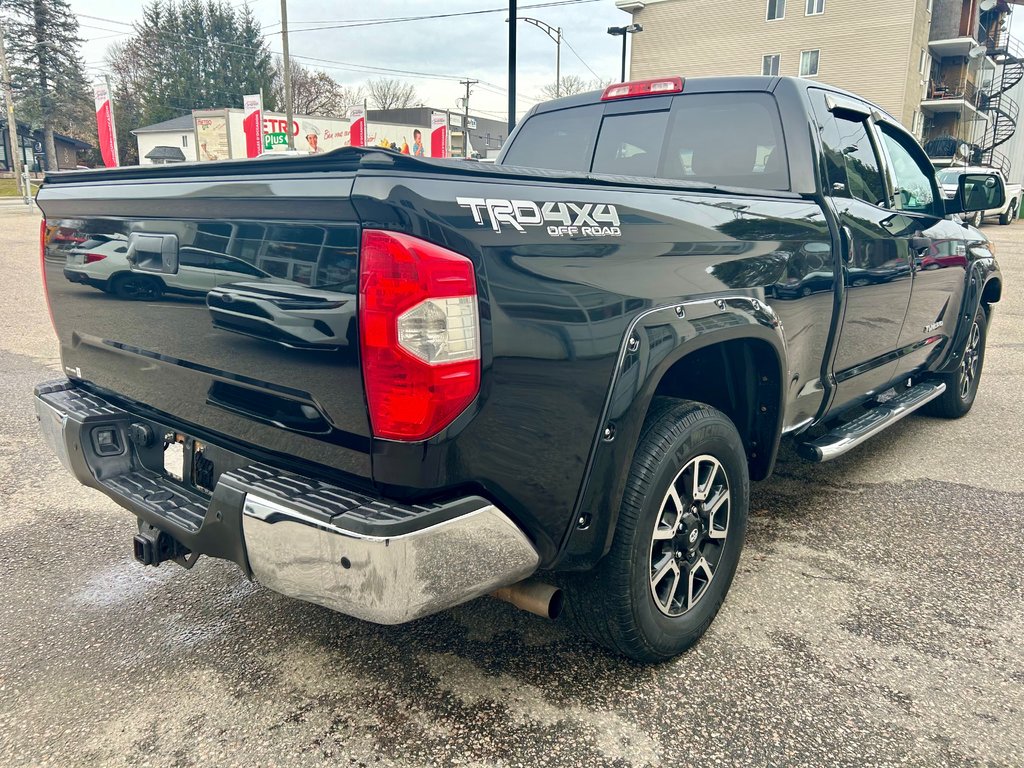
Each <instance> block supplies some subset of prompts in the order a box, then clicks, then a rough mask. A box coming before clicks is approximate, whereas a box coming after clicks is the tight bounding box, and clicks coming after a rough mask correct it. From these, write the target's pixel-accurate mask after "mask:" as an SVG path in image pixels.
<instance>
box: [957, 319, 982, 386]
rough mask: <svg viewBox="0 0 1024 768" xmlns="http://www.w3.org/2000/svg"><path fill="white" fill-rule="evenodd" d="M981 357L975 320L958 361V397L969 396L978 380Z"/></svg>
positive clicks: (979, 331) (978, 326) (979, 333)
mask: <svg viewBox="0 0 1024 768" xmlns="http://www.w3.org/2000/svg"><path fill="white" fill-rule="evenodd" d="M980 357H981V326H980V325H978V321H977V320H975V321H974V324H973V325H972V326H971V335H970V338H969V339H968V341H967V349H965V350H964V356H963V359H961V361H960V399H961V400H966V399H967V398H968V397H970V394H971V390H972V389H973V387H974V384H975V382H976V381H977V380H978V363H979V359H980Z"/></svg>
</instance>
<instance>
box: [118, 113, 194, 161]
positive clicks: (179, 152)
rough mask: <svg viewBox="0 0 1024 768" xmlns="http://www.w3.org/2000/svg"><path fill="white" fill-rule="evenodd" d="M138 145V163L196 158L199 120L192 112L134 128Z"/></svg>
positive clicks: (133, 132) (191, 159)
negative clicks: (196, 121)
mask: <svg viewBox="0 0 1024 768" xmlns="http://www.w3.org/2000/svg"><path fill="white" fill-rule="evenodd" d="M132 134H133V135H134V136H135V140H136V142H138V145H139V165H160V164H163V163H175V162H177V163H184V162H191V161H194V160H197V159H198V158H197V156H196V124H195V120H194V119H193V117H192V115H182V116H181V117H175V118H172V119H170V120H164V121H163V122H162V123H156V124H154V125H147V126H146V127H144V128H136V129H135V130H134V131H132Z"/></svg>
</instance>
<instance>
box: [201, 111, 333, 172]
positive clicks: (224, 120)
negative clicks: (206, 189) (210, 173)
mask: <svg viewBox="0 0 1024 768" xmlns="http://www.w3.org/2000/svg"><path fill="white" fill-rule="evenodd" d="M247 114H248V115H250V120H252V119H254V118H253V117H252V114H253V113H252V112H249V111H248V110H241V109H208V110H195V111H193V113H192V115H193V118H194V120H195V130H196V147H197V149H198V156H199V160H229V159H234V158H245V157H255V156H256V155H258V154H260V153H261V152H266V151H274V150H275V149H287V145H288V132H289V126H288V119H287V117H286V116H285V115H282V114H280V113H277V112H262V113H261V114H262V120H261V123H262V128H263V130H262V136H261V137H260V145H259V146H260V150H259V152H256V154H255V155H254V154H251V152H252V147H251V146H250V144H249V142H248V136H247V133H246V130H245V119H246V115H247ZM290 133H291V135H292V137H293V138H294V141H295V149H297V150H299V151H300V152H308V153H309V154H314V155H315V154H320V153H321V152H329V151H330V150H332V149H338V148H339V147H347V146H349V121H348V120H346V119H344V118H339V117H315V116H311V115H296V116H295V117H294V119H293V120H292V124H291V126H290Z"/></svg>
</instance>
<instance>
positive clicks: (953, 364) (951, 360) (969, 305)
mask: <svg viewBox="0 0 1024 768" xmlns="http://www.w3.org/2000/svg"><path fill="white" fill-rule="evenodd" d="M964 280H965V285H964V298H963V301H962V302H961V304H960V312H959V313H958V314H957V323H956V330H955V331H954V332H953V335H952V338H951V340H950V343H949V346H947V347H946V353H945V357H944V358H943V360H942V362H941V363H940V364H939V365H938V366H937V367H936V369H935V370H936V371H937V372H939V373H948V372H949V371H953V370H956V368H957V367H958V366H959V365H960V356H961V355H962V354H963V351H964V348H965V347H966V346H967V335H968V333H969V332H970V329H971V321H972V320H973V319H974V316H975V315H976V314H977V313H978V307H980V306H981V299H982V297H983V296H984V295H985V290H986V289H987V288H988V286H989V284H990V283H992V282H993V281H996V282H1000V283H1001V282H1002V279H1001V277H1000V274H999V268H998V267H997V266H996V261H995V257H994V256H992V255H991V254H989V255H988V256H982V257H979V258H975V259H974V260H973V261H972V262H971V265H970V268H969V269H968V270H967V274H966V276H965V277H964Z"/></svg>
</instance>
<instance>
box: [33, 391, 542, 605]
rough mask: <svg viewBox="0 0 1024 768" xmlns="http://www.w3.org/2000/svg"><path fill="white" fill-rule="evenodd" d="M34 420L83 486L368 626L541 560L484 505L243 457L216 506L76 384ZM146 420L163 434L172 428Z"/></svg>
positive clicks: (507, 578) (194, 548)
mask: <svg viewBox="0 0 1024 768" xmlns="http://www.w3.org/2000/svg"><path fill="white" fill-rule="evenodd" d="M36 414H37V416H38V418H39V421H40V427H41V430H42V433H43V436H44V438H45V439H46V442H47V443H48V444H49V445H50V447H51V448H52V449H53V450H54V452H55V453H56V454H57V455H58V456H59V457H60V459H61V462H62V463H63V464H64V466H65V467H66V468H67V469H69V470H70V471H71V472H72V473H73V474H74V475H75V477H76V478H77V479H78V480H79V482H81V483H83V484H84V485H88V486H90V487H93V488H96V489H97V490H99V491H102V492H103V493H105V494H106V495H107V496H109V497H110V498H112V499H114V501H116V502H117V503H118V504H120V505H121V506H123V507H125V508H126V509H128V510H130V511H131V512H132V513H133V514H135V515H136V516H137V517H138V518H139V519H140V520H142V521H143V522H145V523H147V524H149V525H152V526H154V527H155V528H157V529H159V530H161V531H163V532H164V533H166V534H168V535H169V536H171V537H172V538H174V539H175V540H176V541H177V542H179V543H180V544H181V545H183V546H184V547H185V548H186V549H187V550H188V551H190V552H193V553H198V554H207V555H210V556H213V557H221V558H225V559H228V560H233V561H234V562H236V563H238V565H239V566H240V567H242V569H243V570H244V571H246V572H247V573H251V574H252V575H253V576H254V577H255V578H256V579H257V580H258V581H259V582H261V583H262V584H264V585H265V586H266V587H268V588H270V589H272V590H274V591H276V592H280V593H281V594H284V595H287V596H289V597H294V598H298V599H300V600H307V601H309V602H312V603H318V604H320V605H324V606H326V607H328V608H332V609H334V610H336V611H340V612H342V613H345V614H348V615H350V616H356V617H358V618H360V619H364V620H366V621H372V622H376V623H379V624H400V623H402V622H405V621H411V620H412V619H416V618H419V617H421V616H426V615H428V614H431V613H436V612H437V611H441V610H444V609H446V608H450V607H452V606H454V605H458V604H459V603H463V602H465V601H467V600H471V599H473V598H474V597H479V596H481V595H484V594H487V593H489V592H492V591H494V590H495V589H497V588H498V587H503V586H508V585H510V584H513V583H515V582H518V581H520V580H522V579H524V578H526V577H527V576H529V575H530V574H532V573H533V572H534V571H535V570H536V568H537V565H538V563H539V561H540V558H539V555H538V553H537V550H536V549H535V548H534V547H533V545H532V544H531V543H530V540H529V539H528V538H527V536H526V535H525V534H524V533H523V531H522V530H520V528H519V527H518V526H517V525H516V524H515V523H513V522H512V520H511V519H509V518H508V517H507V516H506V515H505V514H504V513H503V512H501V510H499V509H498V508H497V507H495V506H494V505H492V504H491V503H489V502H488V501H487V500H486V499H483V498H481V497H478V496H469V497H462V498H458V499H453V500H449V501H446V502H442V503H432V504H423V505H415V504H403V503H400V502H392V501H388V500H386V499H380V498H376V497H371V496H367V495H365V494H363V493H361V492H358V491H355V490H351V489H348V488H342V487H339V486H336V485H331V484H329V483H326V482H324V481H321V480H318V479H314V478H311V477H304V476H300V475H297V474H294V473H291V472H287V471H284V470H279V469H276V468H273V467H269V466H267V465H265V464H256V463H251V464H250V463H246V460H245V459H243V458H242V457H241V456H237V455H236V457H237V459H238V462H237V464H236V466H235V467H234V468H232V469H228V470H227V471H224V472H222V473H221V474H220V475H219V477H218V479H217V481H216V485H215V487H214V489H213V495H212V497H210V496H209V495H206V494H203V493H200V492H199V491H198V489H196V488H194V487H189V486H188V485H187V484H183V483H179V482H176V481H174V480H172V479H170V478H169V477H167V476H166V475H164V474H162V472H161V471H160V469H159V468H158V467H155V466H154V465H153V461H152V457H150V461H149V462H148V466H147V465H146V463H145V462H143V461H142V460H141V457H140V456H139V452H138V449H137V448H135V447H134V446H133V445H132V444H131V440H130V439H129V437H128V433H129V427H130V425H132V424H137V423H139V422H144V421H145V419H143V418H141V417H139V416H137V415H133V414H132V413H130V412H129V411H126V410H124V409H122V408H120V407H118V406H115V405H112V404H111V403H109V402H107V401H106V400H104V399H103V398H100V397H98V396H96V395H94V394H91V393H89V392H87V391H85V390H84V389H81V388H79V387H77V386H76V385H74V384H72V383H71V382H69V381H61V382H52V383H48V384H44V385H40V386H39V387H37V388H36ZM149 424H150V426H151V427H152V428H153V430H154V433H155V434H159V435H162V434H165V433H166V432H167V431H174V429H173V427H171V426H169V425H163V424H158V423H155V422H149ZM99 428H102V429H107V430H114V431H116V432H117V434H118V435H119V436H120V438H119V439H120V441H121V442H120V444H121V445H123V446H125V450H123V451H122V453H121V454H119V455H117V456H109V457H103V456H99V455H97V454H96V452H95V450H94V447H93V440H92V439H91V437H90V434H91V431H92V430H95V429H99ZM208 444H209V443H208ZM151 452H152V451H151ZM156 453H157V460H159V459H160V458H162V457H161V455H160V451H159V447H157V449H156Z"/></svg>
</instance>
